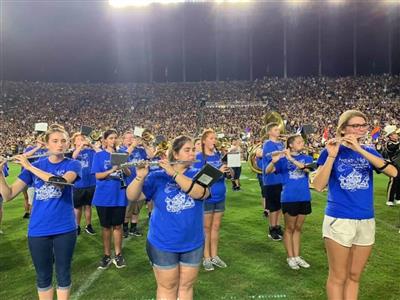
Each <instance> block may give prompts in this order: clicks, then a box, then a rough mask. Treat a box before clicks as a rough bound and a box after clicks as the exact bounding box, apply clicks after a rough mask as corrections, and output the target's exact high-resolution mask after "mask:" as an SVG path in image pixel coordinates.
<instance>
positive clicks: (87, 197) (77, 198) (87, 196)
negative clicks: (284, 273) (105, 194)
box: [73, 186, 95, 208]
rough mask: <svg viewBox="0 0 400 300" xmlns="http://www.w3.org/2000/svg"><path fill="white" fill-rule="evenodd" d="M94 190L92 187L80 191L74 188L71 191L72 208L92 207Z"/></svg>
mask: <svg viewBox="0 0 400 300" xmlns="http://www.w3.org/2000/svg"><path fill="white" fill-rule="evenodd" d="M94 190H95V187H94V186H93V187H88V188H82V189H76V188H74V190H73V195H74V207H75V208H79V207H82V206H84V205H92V199H93V195H94Z"/></svg>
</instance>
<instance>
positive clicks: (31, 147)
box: [24, 146, 48, 163]
mask: <svg viewBox="0 0 400 300" xmlns="http://www.w3.org/2000/svg"><path fill="white" fill-rule="evenodd" d="M34 148H36V147H33V146H28V147H26V149H25V151H24V153H27V152H29V151H31V150H32V149H34ZM47 151H48V150H47V149H43V148H40V149H38V150H37V151H36V152H35V153H34V154H32V155H31V156H37V155H42V154H45V153H46V152H47ZM28 159H29V161H30V163H34V162H36V161H38V160H40V159H46V157H43V158H40V157H39V158H32V159H31V158H29V157H28Z"/></svg>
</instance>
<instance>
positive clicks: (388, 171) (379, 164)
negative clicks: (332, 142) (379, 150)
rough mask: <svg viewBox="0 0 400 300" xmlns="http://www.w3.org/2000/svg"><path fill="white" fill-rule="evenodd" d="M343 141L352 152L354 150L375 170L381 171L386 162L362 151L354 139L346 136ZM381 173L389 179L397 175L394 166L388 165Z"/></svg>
mask: <svg viewBox="0 0 400 300" xmlns="http://www.w3.org/2000/svg"><path fill="white" fill-rule="evenodd" d="M343 140H344V141H345V142H347V144H348V146H349V147H350V148H351V149H352V150H354V151H356V152H358V153H360V154H361V155H362V156H364V157H365V159H367V160H368V161H369V162H370V163H371V165H373V166H374V167H375V168H376V169H382V168H383V167H384V166H385V165H386V162H385V161H384V160H383V159H382V158H380V157H378V156H376V155H374V154H372V153H370V152H368V151H367V150H365V149H363V148H362V147H361V146H360V144H359V143H358V141H357V139H356V138H355V137H353V136H348V137H345V138H344V139H343ZM382 173H383V174H385V175H387V176H389V177H396V176H397V175H398V170H397V168H396V167H395V166H393V165H391V164H388V165H386V167H385V168H384V169H383V170H382Z"/></svg>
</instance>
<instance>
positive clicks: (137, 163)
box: [119, 160, 200, 168]
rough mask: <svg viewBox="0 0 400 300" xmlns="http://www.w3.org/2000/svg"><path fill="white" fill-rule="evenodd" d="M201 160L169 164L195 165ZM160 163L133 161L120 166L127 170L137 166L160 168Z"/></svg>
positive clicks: (178, 161)
mask: <svg viewBox="0 0 400 300" xmlns="http://www.w3.org/2000/svg"><path fill="white" fill-rule="evenodd" d="M198 162H200V160H176V161H171V162H169V164H170V165H177V164H193V163H198ZM159 163H160V161H159V160H136V161H131V162H126V163H123V164H120V165H119V167H120V168H126V167H137V166H145V165H146V164H147V165H148V166H158V164H159Z"/></svg>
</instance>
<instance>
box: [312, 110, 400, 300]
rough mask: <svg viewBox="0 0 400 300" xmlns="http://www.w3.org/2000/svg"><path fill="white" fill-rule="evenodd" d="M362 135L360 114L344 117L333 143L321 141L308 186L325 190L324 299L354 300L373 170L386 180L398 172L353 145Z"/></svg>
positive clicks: (370, 222) (369, 225)
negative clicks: (310, 184)
mask: <svg viewBox="0 0 400 300" xmlns="http://www.w3.org/2000/svg"><path fill="white" fill-rule="evenodd" d="M367 131H368V123H367V117H366V116H365V115H364V114H363V113H362V112H360V111H357V110H348V111H346V112H344V113H343V114H342V115H341V116H340V118H339V122H338V127H337V131H336V135H337V138H336V139H331V140H329V141H328V142H327V144H326V148H325V149H324V150H323V151H322V152H321V155H320V157H319V159H318V162H317V163H318V165H319V167H318V170H317V174H316V176H315V179H314V182H313V184H314V187H315V188H316V189H317V190H318V191H322V190H323V189H324V188H325V187H326V186H327V185H328V203H327V207H326V211H325V218H324V222H323V233H322V234H323V237H324V238H325V248H326V251H327V256H328V263H329V275H328V280H327V284H326V289H327V294H328V299H335V300H340V299H357V297H358V289H359V281H360V277H361V273H362V271H363V270H364V267H365V265H366V263H367V260H368V258H369V256H370V254H371V250H372V245H373V244H374V242H375V219H374V206H373V198H374V196H373V191H374V190H373V170H374V169H375V170H376V171H378V172H382V173H384V174H385V175H387V176H390V177H395V176H397V172H398V171H397V170H396V168H395V167H394V166H393V165H391V164H390V162H386V161H384V160H383V159H382V157H381V155H380V154H379V153H378V152H376V150H375V149H373V148H371V147H369V146H364V145H360V144H359V141H360V139H361V138H362V137H364V136H365V134H366V133H367ZM341 143H342V144H341Z"/></svg>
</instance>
